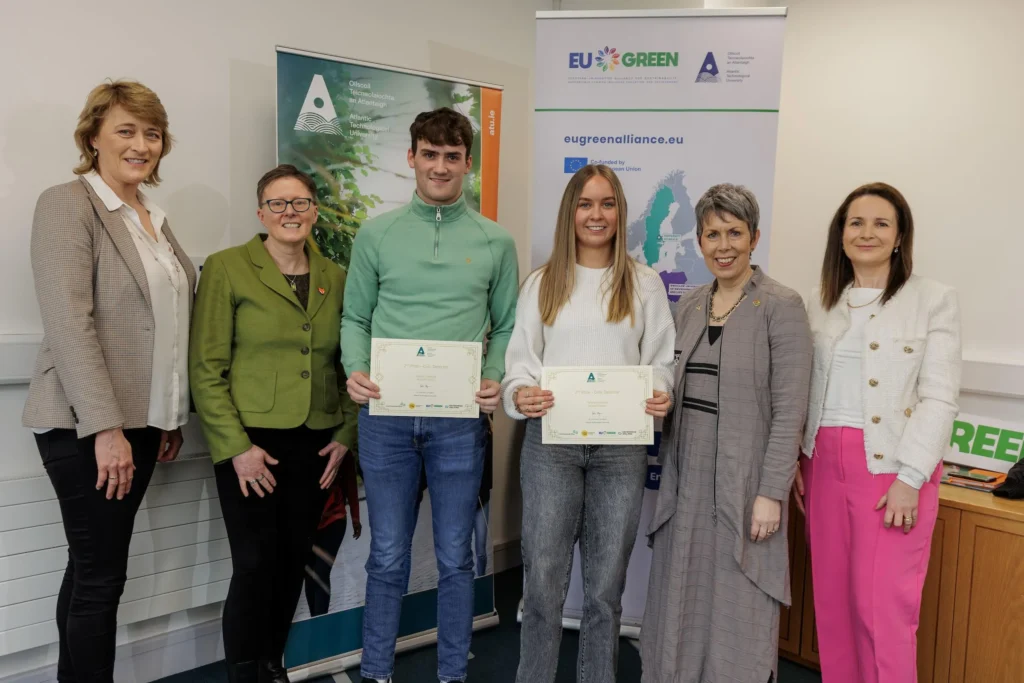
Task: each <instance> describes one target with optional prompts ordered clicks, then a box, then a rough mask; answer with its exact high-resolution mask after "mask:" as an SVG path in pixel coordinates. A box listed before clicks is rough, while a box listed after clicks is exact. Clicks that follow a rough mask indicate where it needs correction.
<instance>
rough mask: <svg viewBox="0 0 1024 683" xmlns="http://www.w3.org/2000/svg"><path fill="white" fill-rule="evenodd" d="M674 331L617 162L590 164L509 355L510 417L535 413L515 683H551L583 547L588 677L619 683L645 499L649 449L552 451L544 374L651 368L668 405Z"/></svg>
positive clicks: (528, 444) (524, 472)
mask: <svg viewBox="0 0 1024 683" xmlns="http://www.w3.org/2000/svg"><path fill="white" fill-rule="evenodd" d="M674 342H675V327H674V325H673V322H672V314H671V311H670V310H669V304H668V297H667V296H666V294H665V286H664V284H663V283H662V281H661V278H660V277H659V276H658V274H657V273H655V272H654V271H653V270H651V269H650V268H648V267H646V266H643V265H640V264H639V263H637V262H635V261H634V260H633V259H631V258H630V257H629V254H628V253H627V252H626V198H625V197H624V196H623V192H622V185H621V184H620V183H619V179H618V178H617V177H616V176H615V173H614V172H613V171H612V170H611V169H610V168H608V167H607V166H585V167H584V168H582V169H580V170H579V171H578V172H577V173H576V174H575V175H574V176H573V177H572V179H571V180H570V181H569V184H568V186H567V187H566V188H565V193H564V194H563V195H562V203H561V206H560V207H559V210H558V224H557V226H556V230H555V244H554V249H553V250H552V252H551V257H550V259H548V262H547V264H546V265H544V266H543V267H542V268H540V269H538V270H537V271H536V272H534V273H532V274H531V275H530V276H529V277H528V278H527V279H526V282H525V283H524V284H523V288H522V291H521V293H520V296H519V305H518V308H517V312H516V325H515V330H514V331H513V333H512V339H511V341H510V342H509V346H508V351H507V352H506V355H505V367H506V375H505V381H504V384H503V386H502V398H503V401H504V404H505V411H506V412H507V413H508V414H509V415H510V416H511V417H513V418H515V419H519V420H522V419H527V418H529V424H528V425H527V429H526V439H525V441H524V443H523V451H522V465H521V474H520V481H521V484H522V489H523V539H522V549H523V566H524V568H525V574H526V586H525V588H524V593H523V603H524V605H523V627H522V636H521V641H520V642H521V646H520V647H521V649H520V658H519V672H518V674H517V676H516V681H517V682H518V683H551V682H552V681H554V680H555V669H556V667H557V664H558V647H559V641H560V640H561V635H562V604H563V603H564V602H565V594H566V590H567V588H568V583H569V573H570V569H571V567H572V558H573V547H574V545H575V543H576V541H577V539H579V541H580V552H581V554H582V557H583V571H584V576H585V577H586V578H585V581H584V593H585V597H584V607H583V619H582V623H581V627H580V648H579V652H580V656H579V662H578V666H577V671H578V678H579V680H580V681H585V682H586V683H613V682H614V681H615V666H616V662H617V661H618V643H619V615H620V613H621V611H622V609H621V599H622V591H623V588H624V586H625V578H626V565H627V563H628V561H629V556H630V554H631V553H632V550H633V542H634V540H635V539H636V530H637V524H638V523H639V520H640V507H641V504H642V502H643V492H644V479H645V475H646V471H647V453H646V448H645V447H643V446H619V445H616V446H610V445H594V446H589V445H588V446H565V445H543V444H542V442H541V441H542V440H541V424H540V423H541V421H540V419H538V418H541V417H543V416H544V415H545V414H546V413H547V411H548V410H550V409H551V407H552V406H553V405H554V402H555V401H556V400H558V397H556V396H553V395H552V394H551V392H550V391H544V390H542V389H541V388H540V387H539V386H538V385H539V384H540V378H541V371H542V369H543V367H544V366H545V365H548V366H567V365H568V366H579V365H650V366H653V368H654V387H655V389H656V390H655V391H654V396H653V397H652V398H651V399H650V400H648V401H647V407H646V411H647V413H649V414H650V415H654V416H655V417H665V415H667V414H668V411H669V410H670V409H671V406H672V397H671V394H670V392H671V386H672V362H673V351H674Z"/></svg>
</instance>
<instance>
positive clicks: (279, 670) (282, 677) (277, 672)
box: [259, 659, 288, 683]
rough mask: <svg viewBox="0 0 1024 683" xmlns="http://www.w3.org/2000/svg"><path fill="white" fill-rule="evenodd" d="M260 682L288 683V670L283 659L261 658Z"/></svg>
mask: <svg viewBox="0 0 1024 683" xmlns="http://www.w3.org/2000/svg"><path fill="white" fill-rule="evenodd" d="M259 683H288V671H287V670H286V669H285V668H284V667H283V666H282V665H281V660H280V659H277V660H271V659H261V660H260V680H259Z"/></svg>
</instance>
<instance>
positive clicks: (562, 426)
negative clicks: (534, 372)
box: [541, 365, 654, 446]
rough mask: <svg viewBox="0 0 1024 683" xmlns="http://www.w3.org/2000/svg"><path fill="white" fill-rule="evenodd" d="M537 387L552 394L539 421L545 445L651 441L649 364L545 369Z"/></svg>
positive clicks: (649, 442)
mask: <svg viewBox="0 0 1024 683" xmlns="http://www.w3.org/2000/svg"><path fill="white" fill-rule="evenodd" d="M541 387H542V388H544V389H547V390H549V391H551V392H552V393H553V394H554V396H555V406H554V407H553V408H552V409H551V410H549V411H548V413H547V415H545V416H544V417H543V418H542V427H543V439H542V441H543V443H546V444H639V445H648V446H649V445H652V444H653V443H654V417H653V416H652V415H648V414H647V413H646V412H645V411H646V410H647V399H649V398H652V397H653V396H654V393H653V389H654V379H653V372H652V370H651V366H650V365H639V366H637V365H621V366H604V367H578V368H544V372H543V374H542V375H541Z"/></svg>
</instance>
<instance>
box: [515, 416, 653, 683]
mask: <svg viewBox="0 0 1024 683" xmlns="http://www.w3.org/2000/svg"><path fill="white" fill-rule="evenodd" d="M542 441H543V439H542V437H541V421H540V420H539V419H533V420H530V421H529V423H527V425H526V438H525V439H524V440H523V454H522V461H521V464H520V475H519V478H520V483H521V486H522V489H523V540H522V545H523V571H524V573H525V582H524V587H523V626H522V630H521V633H520V642H519V670H518V672H517V674H516V683H554V680H555V670H556V669H557V668H558V647H559V643H560V641H561V639H562V608H563V606H564V605H565V595H566V592H567V591H568V588H569V576H570V574H571V572H572V560H573V547H574V546H575V544H576V541H577V540H579V543H580V559H581V560H582V567H581V570H582V574H583V619H581V620H580V646H579V657H578V658H577V662H576V680H577V681H578V683H615V673H616V666H617V665H618V661H619V619H620V617H621V616H622V592H623V590H624V589H625V586H626V567H627V565H628V564H629V556H630V554H631V553H632V552H633V544H634V542H635V541H636V530H637V525H638V524H639V523H640V512H641V508H642V506H643V500H644V479H645V477H646V475H647V449H646V448H644V447H643V446H619V445H614V446H613V445H605V446H565V445H544V444H543V443H542Z"/></svg>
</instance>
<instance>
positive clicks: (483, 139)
mask: <svg viewBox="0 0 1024 683" xmlns="http://www.w3.org/2000/svg"><path fill="white" fill-rule="evenodd" d="M480 105H481V106H480V119H481V120H480V125H481V131H480V157H481V158H480V213H482V214H483V215H484V216H486V217H487V218H490V219H491V220H492V221H496V220H498V156H499V150H500V148H501V144H500V143H501V91H500V90H491V89H490V88H480Z"/></svg>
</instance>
